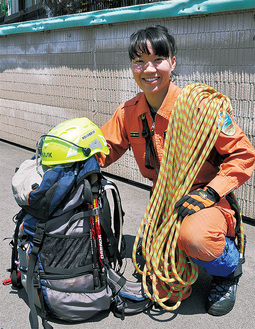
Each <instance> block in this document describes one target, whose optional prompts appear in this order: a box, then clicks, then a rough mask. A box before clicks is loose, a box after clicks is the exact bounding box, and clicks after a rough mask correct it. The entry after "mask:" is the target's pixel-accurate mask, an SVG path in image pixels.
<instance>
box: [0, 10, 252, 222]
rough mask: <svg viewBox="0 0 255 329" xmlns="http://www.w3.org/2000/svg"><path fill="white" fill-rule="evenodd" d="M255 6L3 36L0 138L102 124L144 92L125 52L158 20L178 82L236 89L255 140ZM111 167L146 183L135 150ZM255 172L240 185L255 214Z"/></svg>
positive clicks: (237, 104) (28, 137) (19, 139)
mask: <svg viewBox="0 0 255 329" xmlns="http://www.w3.org/2000/svg"><path fill="white" fill-rule="evenodd" d="M254 14H255V9H254V10H247V11H239V12H237V11H235V12H226V13H219V14H208V15H193V16H185V17H174V18H173V17H171V18H162V19H157V20H156V19H151V20H141V21H133V22H123V23H115V24H108V25H97V26H93V27H91V26H88V27H76V28H69V29H59V30H50V31H47V32H34V33H23V34H10V35H7V36H1V37H0V125H1V129H0V138H1V139H5V140H9V141H12V142H15V143H18V144H21V145H25V146H27V147H31V148H34V147H35V143H36V141H37V139H38V138H39V136H40V135H42V134H45V133H47V131H48V130H49V129H50V128H52V127H53V126H55V125H56V124H57V123H59V122H60V121H63V120H65V119H67V118H72V117H80V116H87V117H89V118H90V119H91V120H93V121H94V122H95V123H96V124H98V125H99V126H101V125H102V124H103V123H105V122H106V121H107V120H108V119H109V118H110V117H111V115H112V114H113V112H114V110H115V109H116V108H117V106H118V105H119V104H120V103H121V102H123V101H125V100H127V99H129V98H131V97H133V96H134V95H135V93H136V92H138V89H137V86H136V84H135V83H134V81H133V78H132V75H131V71H130V64H129V60H128V55H127V51H126V49H127V45H128V40H129V36H130V34H131V33H132V32H134V31H135V30H137V29H138V28H141V27H146V26H148V25H151V24H155V23H160V24H162V25H165V26H166V27H167V28H168V29H169V31H170V32H171V33H172V34H173V35H174V36H175V37H176V40H177V44H178V49H179V50H178V54H177V68H176V73H177V77H176V83H177V84H178V85H179V86H180V87H184V86H186V85H187V84H190V83H193V82H203V83H206V84H208V85H211V86H213V87H214V88H216V89H217V90H219V91H220V92H222V93H224V94H226V95H227V96H229V97H230V99H231V101H232V105H233V108H234V116H235V119H236V121H237V123H238V124H239V125H240V126H241V128H242V129H243V130H244V131H245V133H246V134H247V135H248V137H249V139H250V140H251V142H252V143H253V145H254V146H255V123H254V117H255V115H254V81H255V66H254V50H255V49H254V45H255V40H254V39H255V38H254V29H255V20H254ZM109 172H111V173H114V174H117V175H120V176H123V177H125V178H128V179H131V180H135V181H139V182H142V183H146V184H147V183H148V182H147V181H146V180H145V179H143V178H142V177H141V175H140V174H139V170H138V168H137V166H136V163H135V161H134V158H133V155H132V152H131V151H128V152H127V153H126V154H125V155H124V156H123V157H122V159H120V160H119V161H118V162H117V163H116V164H114V165H112V166H111V167H110V168H109ZM254 184H255V183H254V175H253V177H252V178H251V179H250V180H249V181H248V182H247V183H246V184H245V185H244V186H243V187H241V188H240V189H239V190H238V191H237V192H236V195H237V196H238V199H239V202H240V203H241V206H242V210H243V214H244V215H245V216H248V217H251V218H255V206H254V190H255V187H254Z"/></svg>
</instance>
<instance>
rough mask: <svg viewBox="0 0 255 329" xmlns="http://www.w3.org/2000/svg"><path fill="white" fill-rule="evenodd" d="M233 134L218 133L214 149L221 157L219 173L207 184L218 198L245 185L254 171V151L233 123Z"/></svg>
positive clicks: (243, 134)
mask: <svg viewBox="0 0 255 329" xmlns="http://www.w3.org/2000/svg"><path fill="white" fill-rule="evenodd" d="M234 127H235V130H234V133H233V134H232V135H227V134H225V133H224V132H222V131H221V132H220V135H219V137H218V139H217V141H216V144H215V148H216V150H217V152H218V153H219V154H220V155H221V156H222V157H223V162H222V163H221V165H220V169H219V172H218V173H217V175H216V177H215V178H214V179H212V181H211V182H210V183H209V184H208V186H210V187H212V188H213V189H214V190H215V191H216V192H217V193H218V194H219V196H220V197H222V196H224V195H226V194H228V193H230V192H231V191H233V190H235V189H237V188H238V187H239V186H241V185H242V184H243V183H245V182H246V181H247V180H248V179H249V178H250V177H251V175H252V173H253V171H254V169H255V149H254V148H253V146H252V145H251V143H250V141H249V139H248V138H247V136H246V135H245V133H244V132H243V131H242V130H241V128H240V127H239V126H238V125H237V124H236V123H234Z"/></svg>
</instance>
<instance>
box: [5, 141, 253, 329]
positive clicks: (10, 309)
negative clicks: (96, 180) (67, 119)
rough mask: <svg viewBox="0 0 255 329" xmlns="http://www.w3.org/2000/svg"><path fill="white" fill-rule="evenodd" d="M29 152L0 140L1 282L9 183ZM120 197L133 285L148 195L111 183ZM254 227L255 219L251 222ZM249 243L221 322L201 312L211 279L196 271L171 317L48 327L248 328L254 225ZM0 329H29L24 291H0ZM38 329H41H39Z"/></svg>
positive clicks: (248, 229) (153, 313) (11, 210)
mask: <svg viewBox="0 0 255 329" xmlns="http://www.w3.org/2000/svg"><path fill="white" fill-rule="evenodd" d="M31 155H32V152H30V151H28V150H24V149H23V148H19V147H17V146H13V145H10V144H8V143H5V142H3V141H0V184H1V185H0V192H1V198H0V209H1V224H2V225H1V230H0V252H1V254H0V259H1V266H0V278H1V280H2V279H5V278H7V277H8V273H7V272H6V269H7V268H8V267H9V266H10V255H11V250H10V248H9V245H8V243H9V240H4V239H5V238H8V237H11V236H12V233H13V229H14V224H13V222H12V217H13V215H15V214H16V212H18V210H19V207H18V206H17V205H16V203H15V201H14V199H13V196H12V190H11V179H12V177H13V174H14V171H15V168H16V167H18V166H19V165H20V164H21V162H22V161H24V160H25V159H28V158H30V157H31ZM115 182H116V183H117V185H118V187H119V190H120V194H121V197H122V202H123V208H124V211H125V213H126V215H125V228H124V233H125V236H126V239H127V241H128V257H129V259H128V263H127V269H126V276H127V277H128V278H129V279H130V280H134V281H135V280H136V279H135V278H134V277H133V276H132V273H133V267H132V263H131V261H130V252H131V250H132V241H133V240H134V237H135V235H136V232H137V229H138V226H139V224H140V222H141V219H142V217H143V214H144V211H145V209H146V206H147V203H148V200H149V192H148V191H147V190H145V189H142V188H139V187H136V186H134V185H132V184H128V183H123V182H122V181H120V180H115ZM254 223H255V220H254ZM244 228H245V233H246V234H247V239H248V244H247V248H246V263H245V265H244V275H243V277H242V279H241V280H240V283H239V288H238V294H237V301H236V306H235V308H234V310H233V311H232V312H230V313H229V314H228V315H226V316H223V317H212V316H210V315H208V314H207V313H206V312H205V308H204V299H205V296H206V293H207V291H208V285H209V282H210V278H209V277H208V276H207V275H205V273H203V272H202V271H201V273H200V275H199V278H198V280H197V282H196V283H195V284H194V286H193V293H192V295H191V297H190V298H188V299H187V300H186V301H184V302H183V303H182V304H181V306H180V307H179V309H177V310H176V311H175V312H164V311H163V310H161V309H152V310H149V311H147V312H145V313H142V314H139V315H136V316H130V317H126V319H125V320H124V321H121V320H120V319H117V318H115V317H114V316H113V315H112V314H103V315H99V316H97V317H95V318H94V319H92V320H90V321H88V322H86V323H74V324H66V323H64V324H63V323H57V322H54V323H53V322H51V324H52V325H53V327H54V329H81V328H94V329H110V328H111V329H112V328H116V329H117V328H123V329H125V328H139V329H145V328H146V329H148V328H172V329H175V328H178V329H179V328H181V329H192V328H199V329H204V328H206V329H213V328H217V329H218V328H230V329H241V328H243V329H249V328H254V326H255V325H254V323H255V315H254V309H255V300H254V295H255V289H254V285H255V283H254V282H255V259H254V254H255V226H254V224H253V223H245V224H244ZM0 306H1V313H0V329H29V328H30V321H29V308H28V306H27V297H26V294H25V291H24V289H22V290H20V291H16V290H14V289H12V287H11V286H3V285H1V286H0ZM41 328H42V327H41Z"/></svg>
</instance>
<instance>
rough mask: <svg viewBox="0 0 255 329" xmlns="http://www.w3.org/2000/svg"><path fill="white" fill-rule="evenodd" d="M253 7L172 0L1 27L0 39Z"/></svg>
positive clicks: (246, 2) (225, 0) (233, 0)
mask: <svg viewBox="0 0 255 329" xmlns="http://www.w3.org/2000/svg"><path fill="white" fill-rule="evenodd" d="M254 8H255V0H203V1H197V0H172V1H164V2H156V3H148V4H144V5H136V6H130V7H122V8H115V9H108V10H99V11H93V12H86V13H81V14H74V15H67V16H59V17H53V18H45V19H40V20H34V21H28V22H21V23H14V24H8V25H1V26H0V36H1V35H8V34H16V33H29V32H40V31H49V30H53V29H61V28H71V27H78V26H93V25H99V24H111V23H119V22H127V21H134V20H142V19H153V18H166V17H178V16H187V15H200V14H211V13H218V12H226V11H238V10H247V9H254Z"/></svg>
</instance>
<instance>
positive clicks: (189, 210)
mask: <svg viewBox="0 0 255 329" xmlns="http://www.w3.org/2000/svg"><path fill="white" fill-rule="evenodd" d="M219 199H220V197H219V195H218V193H217V192H215V191H214V189H212V188H211V187H205V188H204V189H198V190H195V191H192V192H190V193H188V194H187V195H185V196H183V197H182V198H181V199H180V200H179V201H177V202H176V204H175V208H177V209H178V214H179V215H181V216H182V217H183V218H184V217H185V216H187V215H191V214H194V213H196V212H197V211H199V210H201V209H204V208H208V207H211V206H212V205H214V204H215V203H216V202H218V201H219Z"/></svg>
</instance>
